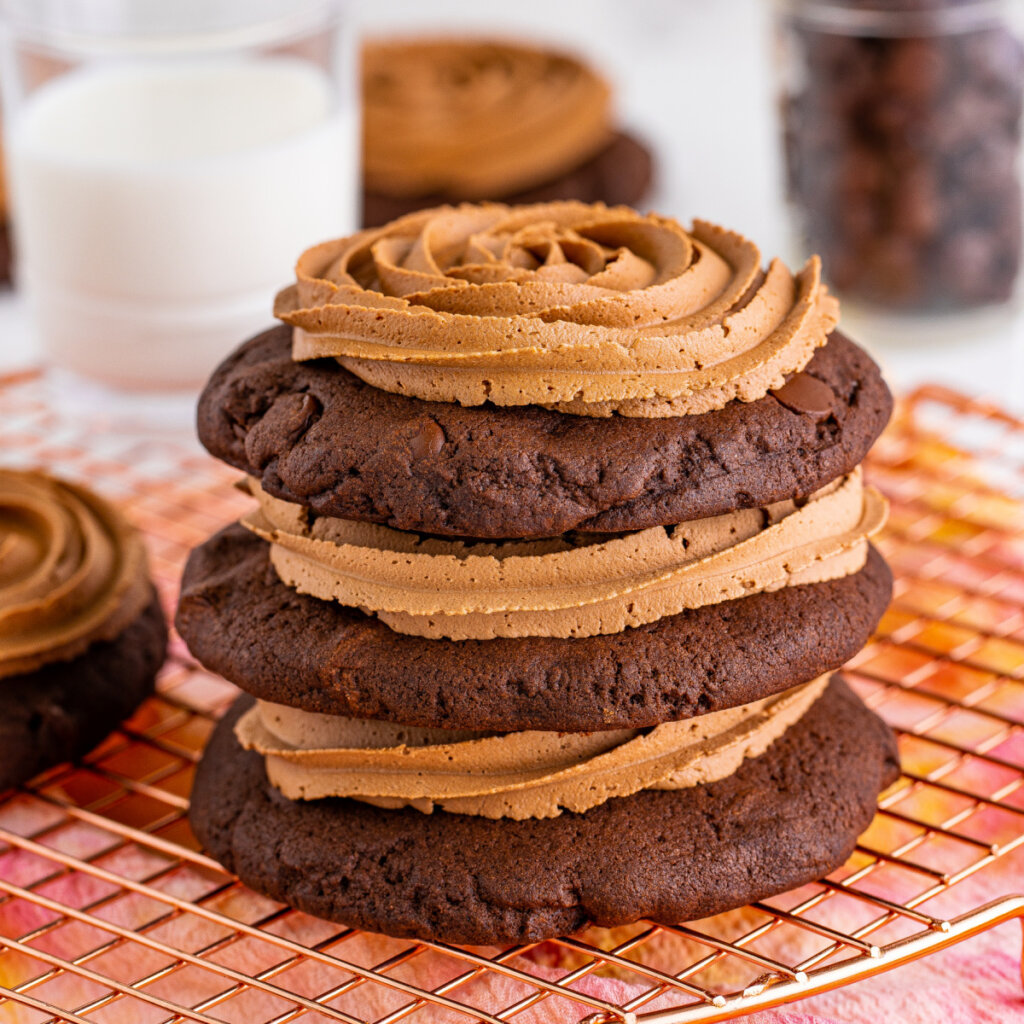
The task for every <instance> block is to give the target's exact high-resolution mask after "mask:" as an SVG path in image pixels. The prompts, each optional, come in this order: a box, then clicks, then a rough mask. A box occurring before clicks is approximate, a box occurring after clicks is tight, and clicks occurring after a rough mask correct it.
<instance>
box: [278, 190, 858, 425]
mask: <svg viewBox="0 0 1024 1024" xmlns="http://www.w3.org/2000/svg"><path fill="white" fill-rule="evenodd" d="M296 277H297V283H296V284H294V285H292V286H291V287H289V288H286V289H285V290H284V291H282V292H281V293H280V294H279V295H278V297H277V302H276V304H275V314H276V315H277V316H278V317H280V318H281V319H282V320H284V321H285V322H286V323H288V324H290V325H292V327H294V328H295V336H294V344H293V356H294V358H296V359H299V360H303V359H315V358H320V357H324V356H333V357H335V358H337V359H338V360H339V362H341V364H342V365H343V366H345V367H346V368H347V369H349V370H351V371H352V372H353V373H355V374H356V375H358V376H359V377H361V378H362V379H363V380H365V381H366V382H367V383H369V384H372V385H373V386H374V387H378V388H382V389H383V390H385V391H392V392H397V393H399V394H405V395H412V396H415V397H417V398H422V399H427V400H435V401H444V402H459V403H461V404H462V405H480V404H482V403H484V402H488V401H489V402H492V403H494V404H496V405H531V404H532V405H548V406H554V407H555V408H559V409H561V410H563V411H566V412H571V413H579V414H585V415H592V416H604V415H610V414H611V413H613V412H618V413H620V414H623V415H629V416H678V415H685V414H690V413H701V412H706V411H708V410H711V409H718V408H721V407H723V406H724V405H726V404H727V403H728V402H730V401H732V400H734V399H739V400H741V401H754V400H755V399H758V398H761V397H763V396H764V395H765V394H767V392H768V391H770V390H771V389H772V388H776V387H780V386H781V385H782V384H783V383H784V381H785V379H786V377H787V375H788V374H791V373H793V372H795V371H797V370H800V369H802V368H803V367H804V366H805V365H806V364H807V362H808V361H809V360H810V358H811V356H812V355H813V353H814V350H815V349H816V348H818V347H819V346H821V345H823V344H824V343H825V340H826V338H827V335H828V333H829V331H831V329H832V328H833V327H834V326H835V324H836V322H837V321H838V304H837V303H836V301H835V299H834V298H833V297H832V296H830V295H829V294H828V293H827V290H826V289H825V287H824V285H823V284H822V283H821V280H820V266H819V263H818V260H817V258H816V257H815V258H812V259H811V260H810V261H809V262H808V263H807V265H806V266H805V267H804V268H803V269H802V270H801V271H800V272H799V273H798V274H796V275H793V274H791V273H790V272H789V270H787V269H786V267H785V266H784V264H783V263H782V262H781V261H779V260H773V261H772V262H771V263H770V264H769V265H768V267H767V269H766V270H764V271H762V269H761V254H760V251H759V250H758V248H757V247H756V246H755V245H754V244H753V243H752V242H750V241H748V240H747V239H745V238H743V237H742V236H740V235H738V234H735V233H734V232H731V231H726V230H724V229H723V228H718V227H715V226H714V225H712V224H708V223H706V222H704V221H696V222H695V223H694V225H693V228H692V229H691V230H690V231H689V232H687V231H686V230H684V229H683V227H682V226H681V225H680V224H678V223H677V222H676V221H673V220H669V219H666V218H663V217H658V216H655V215H653V214H650V215H646V216H644V215H641V214H639V213H636V212H635V211H633V210H630V209H628V208H625V207H615V208H608V207H605V206H603V205H601V204H596V205H587V204H584V203H576V202H561V203H544V204H540V205H536V206H523V207H517V208H512V207H507V206H502V205H497V204H487V205H481V206H460V207H440V208H438V209H434V210H427V211H422V212H420V213H414V214H410V215H409V216H408V217H403V218H401V219H400V220H397V221H394V222H393V223H391V224H389V225H386V226H385V227H382V228H376V229H372V230H368V231H362V232H359V233H358V234H355V235H352V236H350V237H348V238H343V239H338V240H336V241H331V242H325V243H323V244H321V245H318V246H315V247H314V248H312V249H309V250H307V251H306V252H305V253H303V254H302V256H301V257H300V258H299V261H298V264H297V267H296Z"/></svg>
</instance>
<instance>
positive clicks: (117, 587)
mask: <svg viewBox="0 0 1024 1024" xmlns="http://www.w3.org/2000/svg"><path fill="white" fill-rule="evenodd" d="M151 590H152V588H151V584H150V583H149V577H148V574H147V569H146V555H145V549H144V548H143V545H142V540H141V538H140V537H139V535H138V533H136V531H135V530H134V529H133V528H132V527H131V526H130V525H129V524H128V523H127V522H126V521H125V519H124V518H123V517H122V516H121V514H120V513H119V512H118V511H117V510H116V509H114V508H113V507H112V506H111V505H109V504H108V503H107V502H106V501H104V500H103V499H102V498H99V497H98V496H97V495H95V494H93V493H92V492H91V491H88V490H86V489H85V488H84V487H79V486H77V485H75V484H71V483H65V482H64V481H61V480H55V479H53V478H52V477H49V476H46V475H44V474H42V473H35V472H20V471H16V470H0V678H3V677H6V676H12V675H18V674H21V673H24V672H31V671H33V670H35V669H38V668H40V667H42V666H43V665H46V664H48V663H49V662H54V661H66V660H68V659H70V658H74V657H76V656H77V655H79V654H81V653H82V652H83V651H84V650H85V649H86V648H87V647H88V646H89V645H90V644H92V643H94V642H96V641H99V640H113V639H114V638H115V637H116V636H118V635H119V634H120V633H121V632H123V631H124V629H125V628H126V627H127V626H128V625H129V624H130V623H131V622H133V621H134V620H135V619H136V618H137V617H138V616H139V615H140V614H141V613H142V611H143V610H144V609H145V607H146V605H147V604H148V603H149V600H150V598H151Z"/></svg>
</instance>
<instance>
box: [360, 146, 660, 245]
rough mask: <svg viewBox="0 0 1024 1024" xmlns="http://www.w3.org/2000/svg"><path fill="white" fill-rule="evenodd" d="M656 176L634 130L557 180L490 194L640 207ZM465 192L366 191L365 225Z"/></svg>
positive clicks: (510, 200) (510, 199) (505, 199)
mask: <svg viewBox="0 0 1024 1024" xmlns="http://www.w3.org/2000/svg"><path fill="white" fill-rule="evenodd" d="M652 177H653V160H652V158H651V153H650V150H648V149H647V147H646V146H644V145H643V143H641V142H640V141H639V140H638V139H635V138H634V137H633V136H632V135H626V134H625V133H623V132H618V133H616V134H615V135H614V136H613V137H612V140H611V142H609V143H608V145H607V146H606V147H605V148H604V149H602V150H601V152H600V153H597V154H596V155H594V156H592V157H591V158H590V159H589V160H587V161H586V162H584V163H582V164H580V165H579V167H576V168H575V169H573V170H571V171H569V172H567V173H566V174H563V175H562V176H561V177H559V178H555V179H554V180H553V181H549V182H546V183H545V184H543V185H537V186H535V187H534V188H531V189H527V190H526V191H525V192H516V193H513V194H512V195H507V196H492V197H491V198H492V199H493V200H495V201H496V202H502V203H510V204H514V203H550V202H554V201H555V200H558V199H579V200H582V201H583V202H585V203H601V202H603V203H607V204H608V205H609V206H617V205H619V204H623V205H625V206H639V205H640V204H641V203H642V201H643V199H644V197H645V196H646V195H647V192H648V189H649V188H650V187H651V178H652ZM464 198H465V197H464V196H442V195H432V196H419V197H416V198H412V197H409V196H389V195H385V194H384V193H382V192H372V191H368V190H365V189H364V191H363V226H364V227H368V228H369V227H376V226H377V225H379V224H387V223H388V221H392V220H397V218H399V217H403V216H405V214H407V213H412V212H413V211H415V210H424V209H427V208H428V207H431V206H442V205H444V204H445V203H459V202H462V201H463V199H464Z"/></svg>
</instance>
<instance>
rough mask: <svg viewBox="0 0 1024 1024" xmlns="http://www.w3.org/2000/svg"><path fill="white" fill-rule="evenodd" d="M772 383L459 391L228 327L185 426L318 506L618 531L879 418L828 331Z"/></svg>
mask: <svg viewBox="0 0 1024 1024" xmlns="http://www.w3.org/2000/svg"><path fill="white" fill-rule="evenodd" d="M797 377H798V378H799V383H798V384H797V385H794V384H793V383H792V381H791V382H790V384H789V385H787V387H786V388H785V389H781V390H780V391H779V392H778V394H777V395H766V396H765V397H763V398H761V399H759V400H757V401H754V402H750V403H744V402H732V403H730V404H729V405H727V406H726V407H725V408H723V409H720V410H716V411H714V412H708V413H703V414H700V415H695V416H682V417H676V418H657V419H638V418H623V417H617V416H616V417H607V418H596V417H590V416H574V415H571V414H568V413H560V412H557V411H554V410H550V409H540V408H537V407H513V408H495V407H493V406H489V405H484V406H477V407H472V408H464V407H462V406H459V405H456V404H452V403H445V402H424V401H419V400H416V399H414V398H407V397H405V396H402V395H394V394H389V393H388V392H386V391H381V390H378V389H376V388H373V387H370V386H368V385H367V384H365V383H363V382H362V381H361V380H359V379H358V378H357V377H355V376H354V375H353V374H351V373H349V372H347V371H346V370H344V369H342V368H341V367H340V366H338V365H337V364H336V363H334V362H332V361H328V360H316V361H313V362H301V363H300V362H295V361H293V360H292V358H291V338H290V332H289V331H288V329H287V328H285V327H276V328H273V329H272V330H270V331H267V332H266V333H264V334H261V335H259V336H257V337H256V338H253V339H252V340H251V341H248V342H246V344H245V345H243V346H242V347H241V348H240V349H239V350H238V351H237V352H236V353H234V355H232V356H230V357H229V358H228V359H227V360H226V361H225V362H224V363H223V364H222V365H221V367H220V368H219V369H218V370H217V371H216V373H215V374H214V375H213V377H212V379H211V380H210V383H209V384H208V385H207V387H206V389H205V390H204V391H203V394H202V397H201V398H200V402H199V414H198V422H199V436H200V439H201V440H202V442H203V444H204V445H205V446H206V447H207V449H208V450H209V451H210V452H211V453H212V454H213V455H215V456H217V457H218V458H219V459H223V460H224V461H225V462H227V463H228V464H230V465H232V466H236V467H237V468H238V469H240V470H243V471H244V472H246V473H249V474H251V475H253V476H255V477H257V478H259V480H260V481H261V483H262V485H263V487H264V488H265V489H266V490H267V491H269V492H270V493H271V494H274V495H276V496H277V497H280V498H283V499H285V500H288V501H293V502H297V503H300V504H303V505H307V506H309V507H310V508H313V509H315V510H316V511H317V512H320V513H322V514H324V515H328V516H337V517H342V518H349V519H358V520H362V521H364V522H376V523H386V524H387V525H389V526H393V527H395V528H397V529H400V530H417V531H422V532H424V533H433V534H438V535H440V536H464V537H544V536H555V535H557V534H560V533H565V532H567V531H569V530H581V531H587V532H597V533H603V532H613V531H615V532H619V531H627V530H641V529H646V528H648V527H650V526H658V525H669V524H674V523H677V522H679V521H681V520H684V519H699V518H703V517H706V516H712V515H717V514H719V513H723V512H729V511H732V510H733V509H736V508H744V507H751V506H758V505H764V504H768V503H770V502H772V501H777V500H780V499H782V498H788V497H792V496H794V495H807V494H810V493H811V492H813V491H814V490H816V489H817V488H819V487H821V486H823V485H825V484H826V483H828V482H829V481H830V480H834V479H835V478H836V477H838V476H841V475H842V474H843V473H848V472H849V471H850V470H852V469H853V468H854V467H855V466H856V465H857V464H858V463H859V462H860V461H861V460H862V459H863V457H864V455H865V454H866V453H867V450H868V448H870V446H871V444H872V443H873V442H874V440H875V439H876V438H877V436H878V435H879V434H880V433H881V431H882V429H883V427H884V426H885V424H886V423H887V422H888V419H889V415H890V413H891V410H892V397H891V396H890V394H889V390H888V388H886V386H885V383H884V382H883V380H882V377H881V374H880V373H879V371H878V367H877V366H876V365H875V364H874V362H873V361H872V360H871V358H870V357H869V356H868V355H867V354H866V353H865V352H864V351H863V350H862V349H860V348H858V347H857V346H856V345H855V344H853V342H851V341H849V340H848V339H847V338H845V337H844V336H843V335H842V334H840V333H839V332H838V331H835V332H833V334H832V335H831V337H830V339H829V341H828V343H827V344H826V345H825V346H824V347H823V348H821V349H819V350H818V351H817V352H816V353H815V355H814V357H813V358H812V359H811V360H810V362H809V364H808V365H807V366H806V367H805V369H804V371H803V372H802V373H801V374H798V375H797Z"/></svg>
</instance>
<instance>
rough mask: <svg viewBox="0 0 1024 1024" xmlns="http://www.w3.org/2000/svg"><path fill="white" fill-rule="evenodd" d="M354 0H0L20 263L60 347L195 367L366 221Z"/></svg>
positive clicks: (76, 367) (144, 365) (66, 359)
mask: <svg viewBox="0 0 1024 1024" xmlns="http://www.w3.org/2000/svg"><path fill="white" fill-rule="evenodd" d="M346 10H347V8H346V5H345V3H344V0H247V3H245V4H239V3H237V2H229V0H174V2H172V3H168V2H167V0H114V2H111V0H75V2H74V3H67V2H62V0H0V12H2V14H3V17H4V30H5V31H4V34H3V37H2V49H0V69H2V72H3V81H2V92H3V100H4V129H5V148H6V155H7V162H8V169H9V175H10V191H11V212H12V216H13V225H14V232H15V247H16V256H17V276H18V281H19V284H20V285H21V286H22V287H23V288H24V290H25V292H26V294H27V298H28V302H29V308H30V313H31V317H32V326H33V329H34V333H35V334H36V336H37V339H38V341H39V343H40V348H41V349H42V350H43V352H44V353H45V354H46V355H47V356H48V358H49V359H50V360H51V362H52V363H53V364H55V365H58V366H60V367H64V368H67V369H71V370H73V371H76V372H78V373H80V374H84V375H87V376H90V377H93V378H97V379H100V380H102V381H104V382H105V383H107V384H113V385H115V386H124V387H130V388H164V389H166V388H174V387H192V386H195V385H197V384H199V383H201V382H202V380H203V379H204V378H205V377H206V376H207V375H208V374H209V372H210V370H211V369H212V368H213V366H214V365H216V363H217V362H218V361H219V359H220V358H222V357H223V356H224V355H225V354H226V353H227V352H228V351H230V350H231V349H232V348H233V347H234V346H236V345H237V344H239V343H240V342H242V341H243V340H244V339H245V338H246V337H247V336H248V335H250V334H252V333H254V332H255V331H257V330H259V329H261V328H263V327H266V326H269V325H270V324H271V323H272V315H271V306H272V302H273V297H274V294H275V291H276V290H277V289H278V288H279V287H281V286H282V285H284V284H286V283H287V282H288V281H289V280H290V279H291V277H292V267H293V265H294V261H295V259H296V258H297V256H298V255H299V253H301V252H302V251H303V250H304V249H305V248H307V247H308V246H310V245H311V244H313V243H315V242H317V241H318V240H321V239H323V238H327V237H332V236H336V235H339V234H345V233H346V232H348V231H350V230H352V229H354V227H355V226H356V203H357V190H356V174H357V167H358V138H357V107H356V96H355V58H354V56H353V49H354V47H353V40H352V38H351V36H352V33H351V32H350V28H351V26H350V25H349V24H347V22H348V19H347V18H346V17H345V15H346Z"/></svg>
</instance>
